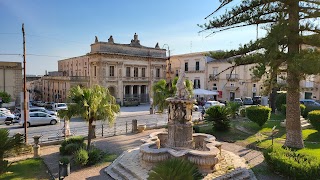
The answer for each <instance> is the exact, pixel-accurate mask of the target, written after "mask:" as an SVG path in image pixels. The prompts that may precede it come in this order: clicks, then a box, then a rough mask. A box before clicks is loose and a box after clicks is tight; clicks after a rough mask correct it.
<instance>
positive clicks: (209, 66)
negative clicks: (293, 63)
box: [170, 52, 262, 101]
mask: <svg viewBox="0 0 320 180" xmlns="http://www.w3.org/2000/svg"><path fill="white" fill-rule="evenodd" d="M206 53H207V52H198V53H189V54H181V55H175V56H171V58H170V61H171V69H172V73H173V74H174V75H173V76H177V75H178V74H179V72H180V71H184V72H185V73H186V78H187V79H189V80H191V81H192V82H193V84H194V88H195V89H206V90H210V91H216V92H218V93H219V95H214V96H210V97H207V98H212V99H215V100H223V101H225V100H227V101H230V100H233V99H234V98H241V97H242V98H244V97H248V96H249V97H253V96H257V95H261V92H262V81H259V80H257V79H253V78H252V76H251V73H250V68H251V67H252V66H253V65H245V66H239V67H236V68H234V69H233V70H232V71H231V69H230V70H227V71H224V72H223V73H221V72H222V71H223V70H225V69H227V68H228V67H230V66H232V64H230V63H229V62H228V61H227V60H215V59H212V58H210V57H208V56H206ZM219 73H220V74H219ZM218 74H219V75H218ZM196 98H198V97H196Z"/></svg>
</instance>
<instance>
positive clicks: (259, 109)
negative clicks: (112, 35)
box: [246, 106, 271, 127]
mask: <svg viewBox="0 0 320 180" xmlns="http://www.w3.org/2000/svg"><path fill="white" fill-rule="evenodd" d="M246 115H247V117H248V118H249V119H250V120H251V121H253V122H255V123H257V124H258V125H259V126H260V127H262V126H263V125H264V124H265V123H266V122H267V121H268V120H269V119H270V115H271V108H268V107H265V106H250V107H248V108H246Z"/></svg>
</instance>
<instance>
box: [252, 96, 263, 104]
mask: <svg viewBox="0 0 320 180" xmlns="http://www.w3.org/2000/svg"><path fill="white" fill-rule="evenodd" d="M252 100H253V104H255V105H258V104H261V96H254V97H253V98H252Z"/></svg>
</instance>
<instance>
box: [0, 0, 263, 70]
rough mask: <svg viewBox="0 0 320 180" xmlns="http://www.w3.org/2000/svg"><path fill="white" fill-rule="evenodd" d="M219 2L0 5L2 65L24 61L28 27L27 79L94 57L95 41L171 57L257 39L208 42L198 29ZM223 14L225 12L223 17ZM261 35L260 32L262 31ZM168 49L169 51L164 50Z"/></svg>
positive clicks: (225, 37)
mask: <svg viewBox="0 0 320 180" xmlns="http://www.w3.org/2000/svg"><path fill="white" fill-rule="evenodd" d="M218 3H219V1H218V0H201V1H196V0H161V1H150V0H136V1H132V0H94V1H89V0H87V1H84V0H52V1H49V0H47V1H44V0H0V17H1V18H0V24H1V26H0V27H1V28H0V61H20V62H22V57H21V56H17V55H10V56H5V55H3V54H22V53H23V50H22V33H21V25H22V23H24V24H25V31H26V52H27V54H35V55H45V56H34V55H27V74H34V75H43V74H44V73H45V71H46V70H47V71H55V70H57V68H58V63H57V61H58V60H61V59H65V58H69V57H75V56H81V55H84V54H86V53H88V52H90V44H92V43H93V42H94V37H95V36H98V38H99V41H107V40H108V38H109V36H110V35H113V38H114V41H115V42H116V43H123V44H127V43H130V41H131V39H133V35H134V33H137V34H138V35H139V39H140V43H141V44H142V45H144V46H149V47H154V46H155V44H156V43H157V42H159V45H160V47H163V45H164V44H168V45H169V47H170V50H171V54H172V55H175V54H184V53H190V52H201V51H210V50H227V49H233V48H237V47H238V46H239V44H244V43H246V42H248V41H249V40H251V39H255V38H256V31H255V27H251V28H242V29H237V30H230V31H226V32H223V33H218V34H215V35H212V36H209V37H206V36H207V35H208V34H210V32H205V33H200V34H199V33H198V32H199V31H200V30H201V29H200V28H199V27H198V26H197V24H203V23H205V22H206V20H204V18H205V17H206V16H207V15H209V14H210V13H211V12H212V11H213V10H214V9H215V8H216V7H217V6H218V5H219V4H218ZM222 12H224V11H222ZM260 31H261V33H260V34H262V33H263V32H262V30H260ZM165 48H166V46H165Z"/></svg>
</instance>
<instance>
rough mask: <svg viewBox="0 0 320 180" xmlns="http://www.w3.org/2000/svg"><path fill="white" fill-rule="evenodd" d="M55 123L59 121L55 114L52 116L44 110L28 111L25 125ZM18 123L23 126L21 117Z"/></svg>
mask: <svg viewBox="0 0 320 180" xmlns="http://www.w3.org/2000/svg"><path fill="white" fill-rule="evenodd" d="M57 123H60V119H59V118H58V117H57V116H52V115H50V114H47V113H44V112H30V113H29V120H28V122H27V127H29V126H33V125H44V124H51V125H55V124H57ZM19 124H20V125H22V126H24V120H23V118H22V119H21V121H20V122H19Z"/></svg>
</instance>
